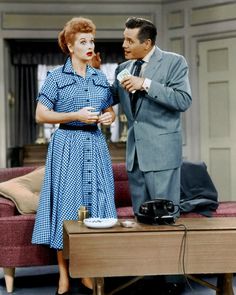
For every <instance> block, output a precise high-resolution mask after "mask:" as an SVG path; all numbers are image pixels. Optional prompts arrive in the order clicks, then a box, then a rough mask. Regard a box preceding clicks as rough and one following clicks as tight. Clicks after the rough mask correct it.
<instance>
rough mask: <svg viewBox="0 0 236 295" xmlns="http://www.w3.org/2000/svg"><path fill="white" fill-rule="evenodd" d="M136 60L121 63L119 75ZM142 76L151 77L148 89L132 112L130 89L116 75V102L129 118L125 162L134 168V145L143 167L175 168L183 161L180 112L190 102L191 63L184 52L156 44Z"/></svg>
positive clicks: (151, 169) (148, 169)
mask: <svg viewBox="0 0 236 295" xmlns="http://www.w3.org/2000/svg"><path fill="white" fill-rule="evenodd" d="M132 64H133V61H131V60H129V61H127V62H124V63H122V64H120V65H119V66H118V67H117V69H116V75H117V74H118V73H119V72H120V71H122V70H123V69H124V68H128V69H130V68H131V67H132ZM143 77H145V78H149V79H151V81H152V82H151V85H150V88H149V91H148V93H147V92H145V91H142V92H141V95H140V98H139V100H138V102H137V106H136V113H135V115H133V114H132V110H131V104H130V97H129V93H128V92H127V91H126V90H125V89H124V88H123V87H122V85H121V84H120V82H119V81H118V80H117V79H115V82H114V84H113V87H112V91H113V95H114V102H115V103H118V102H120V103H121V105H122V109H123V111H124V113H125V115H126V117H127V120H128V138H127V147H126V166H127V170H128V171H131V170H132V167H133V162H134V155H135V149H136V151H137V157H138V162H139V168H140V170H142V171H160V170H166V169H174V168H177V167H179V166H180V165H181V162H182V135H181V116H180V114H181V112H184V111H186V110H187V109H188V108H189V106H190V105H191V100H192V99H191V90H190V85H189V79H188V66H187V63H186V61H185V59H184V57H183V56H180V55H178V54H174V53H170V52H165V51H162V50H160V49H159V48H158V47H156V50H155V52H154V53H153V55H152V56H151V58H150V60H149V62H148V64H147V65H146V68H145V71H144V74H143Z"/></svg>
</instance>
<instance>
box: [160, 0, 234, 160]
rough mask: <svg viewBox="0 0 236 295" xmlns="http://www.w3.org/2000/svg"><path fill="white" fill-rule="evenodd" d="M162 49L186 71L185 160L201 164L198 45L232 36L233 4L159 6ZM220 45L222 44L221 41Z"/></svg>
mask: <svg viewBox="0 0 236 295" xmlns="http://www.w3.org/2000/svg"><path fill="white" fill-rule="evenodd" d="M163 16H165V17H163V23H162V25H163V28H165V34H164V36H163V40H162V41H163V46H164V47H165V48H166V49H169V50H173V51H176V52H179V53H181V54H183V55H184V56H185V57H186V58H187V60H188V62H189V67H190V81H191V88H192V96H193V105H192V107H191V108H190V109H189V110H188V111H187V112H186V116H185V127H186V140H187V142H186V146H185V147H184V154H185V155H187V157H188V158H189V159H192V160H201V154H200V128H199V118H200V114H199V88H198V87H199V79H198V63H199V55H198V43H199V42H201V41H204V40H214V39H222V40H223V39H224V38H226V37H232V36H236V2H235V1H230V0H229V1H227V0H198V1H196V0H189V1H178V2H176V3H168V4H166V5H163ZM222 44H223V41H222Z"/></svg>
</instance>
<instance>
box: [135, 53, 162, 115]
mask: <svg viewBox="0 0 236 295" xmlns="http://www.w3.org/2000/svg"><path fill="white" fill-rule="evenodd" d="M161 60H162V51H161V50H160V49H159V48H158V47H156V50H155V51H154V53H153V55H152V56H151V58H150V60H149V62H148V64H147V66H146V68H145V70H144V74H143V75H144V77H145V78H148V79H150V80H152V78H153V76H154V75H156V73H157V71H158V68H159V67H160V65H161ZM142 102H143V97H141V98H140V99H138V101H137V105H136V111H135V116H136V115H137V113H138V111H139V109H140V107H141V104H142Z"/></svg>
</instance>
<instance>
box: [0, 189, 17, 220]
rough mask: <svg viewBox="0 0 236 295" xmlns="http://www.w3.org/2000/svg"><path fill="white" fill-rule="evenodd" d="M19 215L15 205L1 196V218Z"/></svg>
mask: <svg viewBox="0 0 236 295" xmlns="http://www.w3.org/2000/svg"><path fill="white" fill-rule="evenodd" d="M17 214H19V213H18V211H17V209H16V206H15V204H14V203H13V202H12V201H11V200H8V199H6V198H4V197H2V196H1V195H0V218H1V217H7V216H14V215H17Z"/></svg>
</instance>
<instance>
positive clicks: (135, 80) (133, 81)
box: [121, 76, 144, 92]
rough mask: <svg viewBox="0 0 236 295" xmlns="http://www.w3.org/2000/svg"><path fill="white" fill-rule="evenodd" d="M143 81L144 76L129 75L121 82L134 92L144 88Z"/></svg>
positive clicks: (129, 90)
mask: <svg viewBox="0 0 236 295" xmlns="http://www.w3.org/2000/svg"><path fill="white" fill-rule="evenodd" d="M143 82H144V78H142V77H136V76H129V77H125V78H124V79H123V80H122V83H121V84H122V86H123V87H124V88H125V89H126V90H127V91H128V92H132V91H135V90H140V89H142V86H143Z"/></svg>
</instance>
